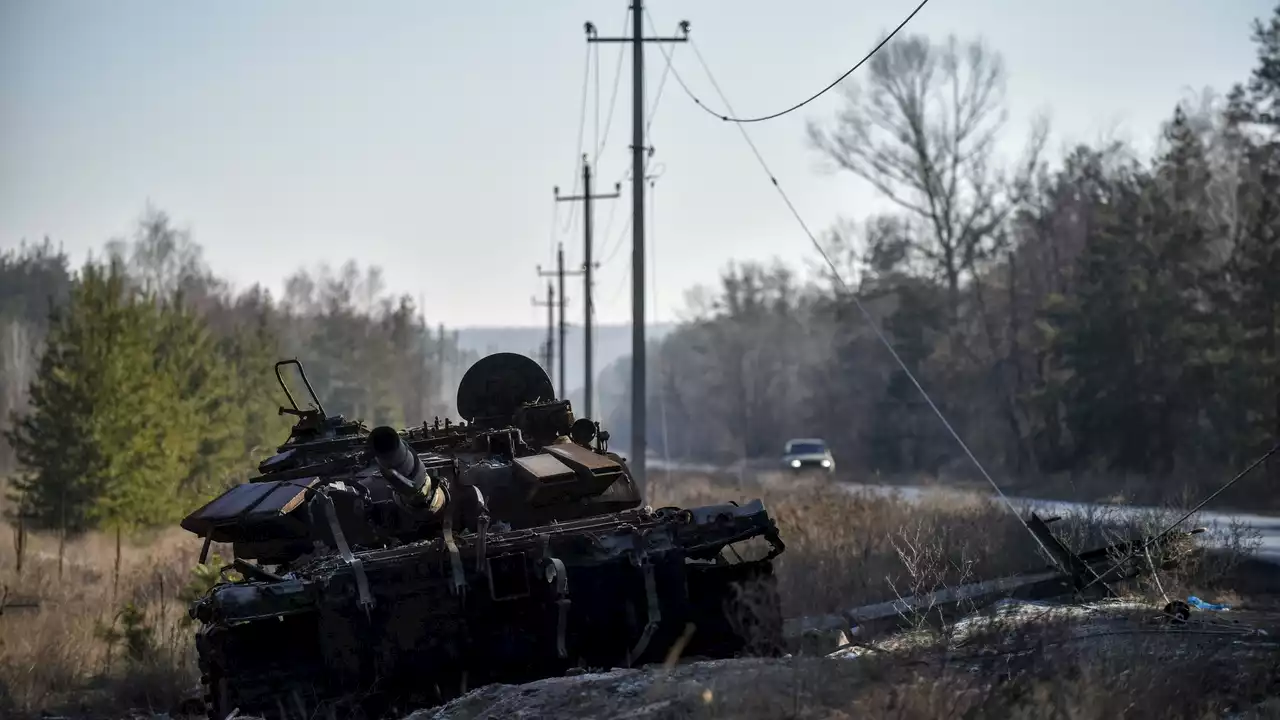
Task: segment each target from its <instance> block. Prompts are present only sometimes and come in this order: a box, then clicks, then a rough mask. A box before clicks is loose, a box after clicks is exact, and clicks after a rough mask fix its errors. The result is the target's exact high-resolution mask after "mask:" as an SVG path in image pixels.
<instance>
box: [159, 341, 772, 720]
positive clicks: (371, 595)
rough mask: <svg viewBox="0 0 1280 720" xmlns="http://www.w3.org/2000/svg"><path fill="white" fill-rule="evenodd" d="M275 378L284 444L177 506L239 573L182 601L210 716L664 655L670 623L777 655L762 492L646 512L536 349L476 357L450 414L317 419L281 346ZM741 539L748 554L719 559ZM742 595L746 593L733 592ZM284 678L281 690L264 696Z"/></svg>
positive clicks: (619, 464) (381, 705) (717, 649)
mask: <svg viewBox="0 0 1280 720" xmlns="http://www.w3.org/2000/svg"><path fill="white" fill-rule="evenodd" d="M285 366H294V367H296V370H297V374H298V377H299V378H300V380H301V382H302V384H303V385H304V386H305V387H306V389H307V392H308V393H309V395H310V398H311V407H309V408H307V409H302V408H301V407H300V406H299V405H298V403H297V402H296V401H295V398H294V396H293V394H292V393H291V391H290V389H289V387H288V384H287V383H286V382H285V381H284V379H283V377H282V376H281V369H282V368H283V367H285ZM276 376H277V379H278V380H279V381H280V385H281V388H282V390H283V391H284V394H285V396H286V398H287V399H288V401H289V403H290V405H289V406H288V407H282V408H281V412H282V413H288V414H291V415H294V416H296V417H297V418H298V419H297V422H296V423H295V425H294V427H293V428H292V429H291V432H290V435H289V437H288V439H287V440H286V441H285V442H284V443H283V444H282V445H280V447H279V448H278V452H277V453H276V454H275V455H273V456H272V457H270V458H268V459H266V460H264V461H263V462H262V463H261V464H260V465H259V468H258V469H259V473H260V474H259V475H258V476H256V477H253V478H251V479H250V480H249V481H248V482H246V483H244V484H241V485H237V486H235V487H232V488H230V489H229V490H227V491H226V492H224V493H223V494H222V495H220V496H218V497H217V498H215V499H214V500H212V501H211V502H209V503H207V504H205V505H204V506H203V507H201V508H199V509H197V510H195V511H194V512H192V513H191V514H190V515H188V516H187V517H186V518H185V519H184V520H183V521H182V527H183V528H185V529H186V530H188V531H190V532H193V533H195V534H196V535H198V536H200V537H202V538H204V539H205V549H204V552H203V553H202V558H201V562H204V559H205V558H204V555H205V554H207V552H208V550H209V547H210V543H213V542H217V543H229V544H231V545H232V549H233V552H234V554H235V557H236V567H237V568H238V569H240V570H241V571H242V574H243V575H244V576H245V580H243V581H239V582H234V583H232V582H227V583H221V584H219V585H217V586H215V587H214V588H213V589H212V590H211V591H210V592H209V593H208V594H207V595H206V596H204V597H202V598H200V599H199V600H197V601H196V602H195V603H194V604H193V606H192V609H191V613H192V617H193V618H195V619H196V620H198V621H199V622H200V628H199V630H198V631H197V649H198V650H199V655H200V661H201V667H202V672H203V680H204V682H205V685H206V687H207V689H208V693H209V694H208V696H207V698H206V700H207V703H208V708H209V712H210V716H211V717H219V718H221V717H224V716H225V715H226V713H228V712H230V711H231V710H232V709H235V708H240V711H241V713H247V714H255V715H261V716H266V717H276V716H280V717H285V716H287V712H296V711H297V710H296V706H298V705H299V704H300V705H301V706H302V707H305V708H307V709H308V712H311V711H316V710H317V709H320V710H322V712H327V710H323V708H327V707H334V706H342V707H348V706H359V708H360V709H361V710H362V711H363V712H364V713H366V714H369V713H372V714H373V715H375V716H376V715H379V714H382V713H391V712H401V711H406V710H410V709H413V708H415V707H423V706H429V705H432V704H436V703H438V702H442V701H445V700H447V699H449V698H451V697H453V696H456V695H457V694H459V693H460V692H464V691H465V689H466V688H467V687H468V686H471V687H474V686H476V685H478V684H483V683H487V682H521V681H526V680H533V679H537V678H540V677H547V676H551V675H555V674H559V673H561V672H565V671H567V670H568V669H570V668H572V667H575V666H582V667H600V666H605V667H609V666H616V665H634V664H636V663H640V662H649V661H653V660H660V659H661V658H662V657H663V655H664V653H665V651H666V649H667V647H669V645H670V644H671V643H672V642H674V641H675V639H676V638H677V637H678V636H679V635H680V634H681V633H683V632H684V629H685V623H687V622H693V623H694V624H695V625H696V626H697V627H698V628H699V630H698V632H697V633H695V637H694V638H693V639H692V641H691V645H690V647H689V648H687V650H686V651H687V652H689V653H690V654H695V655H703V656H708V657H729V656H733V655H735V654H739V653H742V652H757V651H758V652H761V653H764V654H771V653H776V652H778V651H779V650H780V648H781V617H780V615H779V614H778V609H777V601H776V600H777V599H776V589H775V588H774V586H773V575H772V560H773V558H774V557H776V555H777V554H778V553H781V552H782V550H783V545H782V542H781V540H780V539H779V538H778V534H777V530H776V527H775V525H774V523H773V521H772V519H771V518H770V517H769V515H768V513H767V512H766V510H765V508H764V506H763V505H762V504H761V503H760V502H759V501H753V502H751V503H748V504H745V505H736V504H729V505H724V506H713V507H708V508H689V509H681V508H660V509H656V510H655V509H653V508H650V507H647V506H642V502H641V497H640V495H639V493H638V491H637V488H636V485H635V483H634V481H633V480H632V477H631V474H630V471H629V468H628V466H627V463H626V461H625V459H624V458H623V457H621V456H619V455H618V454H616V453H614V452H612V451H610V450H609V447H608V441H609V434H608V432H607V431H605V430H602V429H601V428H600V427H599V425H598V423H596V422H594V421H593V420H591V419H588V418H575V417H574V414H573V409H572V407H571V405H570V403H569V402H568V401H567V400H563V399H557V398H556V397H555V391H554V388H553V387H552V384H551V381H550V378H548V377H547V375H546V373H545V372H544V371H543V370H542V368H541V367H539V366H538V365H537V363H535V362H534V361H533V360H531V359H529V358H527V357H525V356H523V355H517V354H512V353H499V354H496V355H490V356H488V357H485V358H483V359H481V360H480V361H478V362H477V363H475V364H474V365H473V366H472V367H471V368H469V369H468V371H467V372H466V374H465V375H464V376H463V378H462V380H461V382H460V384H459V387H458V395H457V407H458V411H459V414H460V415H461V416H462V421H461V422H458V423H454V422H452V421H450V420H445V421H444V422H443V423H442V422H441V421H440V420H439V419H435V420H434V421H433V422H431V423H427V422H424V423H422V424H421V425H418V426H413V427H408V428H402V429H397V428H394V427H389V426H379V427H374V428H373V429H372V430H369V429H368V428H366V427H365V425H364V424H363V423H362V422H360V421H348V420H347V419H345V418H343V417H342V416H340V415H328V414H326V412H325V410H324V407H323V405H322V404H321V402H320V400H319V398H318V397H316V395H315V392H314V390H313V389H312V387H311V385H310V383H309V382H308V381H307V378H306V373H305V371H304V370H303V367H302V364H301V363H300V362H298V361H296V360H289V361H282V362H281V363H277V365H276ZM752 538H764V539H765V540H767V544H768V546H769V550H768V552H767V553H765V554H764V555H763V557H755V558H753V559H749V560H743V559H742V557H741V556H740V554H738V553H722V551H723V550H725V549H726V548H728V547H729V546H730V545H732V544H735V543H741V542H744V541H747V540H750V539H752ZM744 589H754V590H756V591H758V592H757V593H756V594H755V595H752V596H751V597H752V600H751V602H737V603H735V602H732V601H731V599H732V598H738V597H742V593H743V591H744ZM760 593H763V595H761V594H760ZM761 598H764V599H763V601H762V600H761ZM734 613H738V614H744V613H745V615H746V616H747V617H745V618H742V617H731V616H733V614H734ZM744 622H745V624H744ZM744 627H745V628H752V630H751V631H750V632H748V633H745V634H744V631H743V630H742V628H744ZM423 677H429V678H432V679H433V682H432V683H430V687H424V683H423V682H422V680H421V678H423ZM375 686H376V688H377V689H376V691H373V690H372V688H375ZM280 688H286V689H287V690H288V693H289V694H291V695H296V696H297V697H296V700H295V701H294V702H293V703H292V704H289V703H286V705H285V706H281V705H278V704H277V698H278V697H279V689H280ZM286 706H288V707H289V708H290V709H288V710H287V712H286V710H285V709H284V708H285V707H286ZM281 713H286V714H285V715H281Z"/></svg>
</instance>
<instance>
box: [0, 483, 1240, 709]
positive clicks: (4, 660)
mask: <svg viewBox="0 0 1280 720" xmlns="http://www.w3.org/2000/svg"><path fill="white" fill-rule="evenodd" d="M652 480H653V483H654V484H653V487H652V495H653V499H652V501H651V504H653V505H655V506H661V505H669V504H679V505H686V506H688V505H694V504H711V503H720V502H725V501H729V500H744V499H750V498H752V497H761V498H763V499H764V500H765V501H766V503H767V504H768V507H769V509H770V511H771V512H772V513H773V515H774V516H775V517H776V518H777V520H778V523H779V525H780V526H781V530H782V536H783V539H784V540H785V542H786V543H787V552H786V553H784V555H783V556H782V558H781V559H780V562H779V566H778V572H779V574H780V579H781V581H782V582H781V587H782V588H783V592H784V610H785V612H786V614H787V615H789V616H795V615H806V614H814V613H823V612H830V611H833V610H837V609H841V608H848V607H851V606H855V605H859V604H863V603H868V602H876V601H881V600H885V599H891V598H892V597H893V596H894V595H895V593H896V594H901V595H906V594H909V593H914V592H919V591H922V590H929V589H934V588H936V587H938V586H940V585H948V584H954V583H958V582H962V581H965V580H972V579H977V578H986V577H992V576H997V575H1003V574H1008V573H1011V572H1017V571H1024V570H1031V569H1036V568H1038V567H1041V566H1043V565H1044V564H1045V563H1044V560H1043V559H1042V558H1040V557H1039V556H1038V553H1037V552H1036V551H1035V550H1034V544H1033V542H1032V541H1031V539H1030V538H1029V537H1028V536H1027V534H1026V530H1025V529H1024V528H1023V527H1022V526H1021V525H1020V524H1019V523H1018V522H1017V520H1016V519H1015V518H1013V517H1012V516H1011V515H1010V514H1009V513H1008V511H1007V510H1006V509H1004V508H1003V507H1000V506H996V505H994V504H992V503H991V502H989V501H986V500H983V499H981V498H979V497H977V496H974V497H950V496H948V497H946V498H945V499H937V500H926V501H923V502H917V503H913V502H907V501H905V500H903V499H901V498H897V497H881V496H873V495H861V494H851V493H848V492H844V491H842V490H840V489H834V488H832V487H829V486H824V485H823V484H821V483H809V484H804V483H801V484H796V483H792V482H786V483H781V484H780V483H778V482H776V481H773V480H771V479H770V478H767V477H765V478H756V479H746V480H743V479H741V478H739V477H736V476H735V477H732V478H729V477H718V476H710V475H693V474H682V475H678V476H674V475H673V476H664V475H663V474H662V473H655V474H654V477H653V478H652ZM1163 520H1165V518H1149V519H1145V520H1142V521H1132V520H1126V521H1124V522H1115V521H1114V518H1112V519H1110V520H1109V519H1108V518H1107V517H1106V516H1105V515H1098V516H1094V517H1088V518H1082V519H1070V520H1063V521H1062V522H1060V523H1058V524H1057V525H1055V529H1056V530H1057V531H1058V532H1059V533H1065V535H1066V539H1067V540H1068V544H1070V545H1073V546H1075V547H1077V548H1081V547H1085V546H1091V545H1098V544H1101V543H1103V542H1105V541H1106V540H1109V539H1112V538H1113V536H1115V535H1130V534H1133V533H1136V532H1145V531H1149V530H1150V528H1151V527H1153V526H1156V525H1159V524H1160V523H1161V522H1162V521H1163ZM3 530H4V531H5V534H4V535H0V584H3V585H5V586H7V587H9V588H11V593H13V594H18V595H21V596H27V597H31V598H33V599H38V600H39V602H40V607H39V608H38V609H34V610H10V611H8V612H6V613H4V614H3V615H2V616H0V715H3V716H5V717H22V716H28V715H37V714H38V713H39V712H40V711H42V710H53V711H59V712H62V713H64V714H67V715H73V716H77V717H90V716H97V717H121V716H122V715H124V714H125V711H126V710H128V709H130V708H139V709H149V710H153V711H157V712H163V711H167V710H170V709H171V708H173V707H174V705H175V703H177V702H178V701H180V700H181V699H183V698H184V697H185V696H187V694H188V693H189V691H190V690H191V689H192V688H193V686H194V684H195V682H196V679H197V671H196V669H195V667H194V657H193V651H192V648H191V637H192V632H193V630H194V628H193V627H192V626H191V625H188V624H186V623H185V622H184V620H185V610H186V606H185V603H184V602H182V601H180V599H179V596H180V594H181V591H182V589H183V588H184V586H186V585H187V583H188V582H189V581H190V579H191V570H192V568H193V566H194V563H195V559H196V557H197V555H198V553H199V544H198V542H197V541H196V540H195V539H194V538H192V537H190V536H188V535H186V534H185V533H182V532H181V531H178V530H176V529H175V530H174V531H173V532H165V533H162V534H160V535H157V536H155V537H152V538H148V539H146V541H145V542H142V543H139V544H130V545H126V547H125V549H124V550H125V552H124V556H123V561H122V573H121V577H120V581H119V589H118V591H116V590H114V589H113V585H114V583H113V573H112V567H113V564H114V559H115V539H114V537H102V536H90V537H86V538H82V539H79V540H77V541H75V542H73V543H71V544H70V545H69V547H68V549H67V554H66V561H65V565H64V568H63V576H62V578H61V579H59V576H58V560H57V542H56V539H54V538H50V537H35V538H33V539H32V541H31V542H30V547H29V549H28V551H27V561H26V566H25V567H24V569H23V571H22V573H21V575H18V573H17V572H16V568H15V564H14V551H13V547H12V544H11V543H10V542H9V532H8V531H9V530H10V529H9V528H3ZM1237 544H1238V545H1243V544H1245V543H1244V542H1243V539H1240V542H1238V543H1237ZM1233 562H1234V560H1230V561H1227V562H1224V561H1221V560H1215V561H1214V562H1212V563H1209V562H1200V563H1198V564H1195V565H1193V567H1192V568H1191V569H1190V570H1189V571H1187V572H1183V573H1180V574H1166V575H1163V576H1162V577H1161V582H1162V587H1163V589H1164V591H1166V592H1168V593H1170V594H1185V591H1186V590H1187V589H1196V590H1198V592H1200V593H1201V594H1202V595H1203V596H1205V597H1208V598H1210V599H1218V598H1220V597H1222V595H1221V594H1214V593H1221V592H1222V590H1223V588H1224V586H1223V582H1224V580H1223V578H1224V577H1227V575H1226V572H1227V571H1228V570H1230V569H1231V567H1232V566H1233V565H1232V563H1233ZM1138 590H1139V591H1141V592H1147V591H1152V592H1154V591H1155V590H1156V589H1155V588H1154V587H1152V588H1147V587H1142V588H1138ZM11 599H13V598H12V597H11ZM129 602H132V603H134V604H135V605H136V606H137V607H138V608H140V609H141V611H142V613H143V614H144V616H145V621H144V622H143V623H142V624H143V625H144V626H145V627H147V628H150V630H151V637H150V639H149V640H148V639H145V638H143V639H137V638H135V642H134V643H133V645H134V646H135V647H134V650H135V652H133V653H132V654H131V653H130V652H129V644H130V643H129V642H128V641H122V642H117V643H115V644H114V645H112V644H111V643H109V642H108V641H107V640H106V639H105V638H104V634H103V633H102V632H101V628H102V626H103V625H106V624H110V623H111V622H112V621H113V618H117V616H118V615H119V613H120V612H121V610H122V608H124V607H125V605H126V604H127V603H129ZM115 627H116V628H117V629H121V627H122V622H120V621H119V619H117V620H116V622H115ZM1139 645H1140V644H1134V645H1133V647H1135V648H1136V647H1138V646H1139ZM952 652H954V651H953V650H948V649H943V648H942V646H940V645H934V646H930V649H928V650H927V653H933V655H930V656H927V657H917V658H915V659H913V660H911V661H910V662H902V661H900V660H895V661H888V660H883V661H882V660H879V659H875V658H872V659H867V658H863V659H860V660H857V661H840V660H825V659H815V658H793V659H790V660H786V661H781V662H773V663H765V664H763V665H762V664H759V663H747V664H745V665H742V666H740V667H738V666H735V669H732V670H718V671H716V670H714V669H713V670H712V671H708V672H710V674H709V675H706V676H705V677H704V676H702V675H698V676H697V677H694V675H696V673H700V672H702V671H700V670H698V671H694V670H685V669H680V670H679V671H677V673H676V674H675V675H673V676H671V678H670V679H669V680H668V681H663V682H665V683H666V684H665V685H663V684H662V683H659V685H661V686H662V687H666V688H668V690H666V691H658V690H655V691H654V692H659V693H660V694H662V693H665V694H662V697H663V698H665V700H664V701H663V702H665V703H666V704H663V705H662V707H664V708H667V710H663V711H662V712H661V713H659V714H657V715H652V716H650V715H644V714H637V715H636V717H655V718H656V717H749V718H755V717H854V716H858V715H868V714H869V715H870V716H873V717H904V718H915V717H940V716H947V715H958V714H963V713H964V712H966V711H971V712H972V713H973V714H972V716H973V717H1030V716H1033V715H1034V716H1035V717H1053V716H1054V715H1053V713H1052V711H1051V708H1052V707H1059V706H1061V707H1072V708H1076V709H1077V710H1078V711H1079V712H1077V713H1075V714H1071V715H1070V716H1071V717H1079V718H1093V717H1099V718H1101V717H1124V716H1135V717H1138V716H1141V714H1137V715H1135V714H1134V711H1133V708H1134V707H1137V706H1138V705H1141V704H1142V702H1141V701H1140V698H1141V697H1143V695H1144V694H1150V693H1156V694H1157V695H1158V696H1160V697H1164V698H1167V699H1168V700H1169V701H1170V702H1177V703H1178V707H1179V708H1209V707H1210V706H1211V705H1212V703H1214V702H1219V701H1218V700H1215V699H1212V698H1210V697H1209V695H1208V694H1206V692H1207V691H1205V690H1204V688H1205V687H1206V685H1205V683H1207V682H1209V681H1208V680H1203V681H1202V680H1200V679H1195V680H1194V681H1192V680H1188V679H1187V678H1201V677H1204V678H1210V679H1213V684H1214V688H1217V689H1215V690H1214V692H1215V693H1218V694H1219V695H1220V694H1221V693H1220V692H1219V691H1223V692H1225V691H1228V690H1229V691H1231V692H1232V693H1234V696H1235V697H1251V695H1250V693H1251V692H1252V690H1248V687H1252V685H1250V683H1253V682H1254V678H1255V674H1254V673H1252V672H1251V671H1250V672H1244V673H1243V675H1242V676H1241V677H1242V678H1244V679H1240V680H1239V681H1238V682H1237V681H1236V680H1230V681H1229V682H1228V680H1226V679H1223V678H1221V677H1217V673H1219V669H1218V668H1219V666H1218V665H1213V666H1212V669H1210V670H1206V666H1205V665H1204V663H1205V662H1212V661H1211V660H1208V659H1207V658H1208V656H1205V655H1202V654H1192V655H1189V656H1188V655H1186V654H1185V653H1183V654H1182V655H1178V654H1176V653H1175V654H1174V655H1171V656H1170V657H1171V658H1172V659H1168V658H1166V659H1163V660H1158V661H1156V660H1153V661H1149V662H1148V661H1139V660H1137V659H1135V658H1137V657H1138V656H1137V655H1135V656H1134V657H1133V658H1129V661H1128V662H1127V664H1126V663H1121V662H1120V661H1118V660H1117V661H1114V662H1117V663H1119V664H1117V665H1114V666H1113V665H1109V664H1107V663H1110V662H1113V661H1112V660H1106V661H1102V660H1090V661H1088V662H1086V661H1084V660H1082V659H1081V658H1080V657H1079V656H1076V655H1070V656H1068V657H1065V658H1064V657H1062V656H1060V655H1057V656H1054V663H1053V664H1052V665H1049V664H1048V663H1047V662H1041V660H1038V659H1036V658H1032V659H1030V660H1028V659H1026V658H1023V659H1021V660H1019V662H1021V663H1022V665H1023V668H1022V672H1021V673H1020V674H1018V675H1017V677H1016V678H1013V679H1011V680H1009V681H1007V682H1003V683H1000V684H999V686H998V687H997V686H996V685H993V679H992V678H993V677H997V676H998V674H993V673H991V672H988V670H986V669H984V670H983V671H982V672H976V673H975V672H971V671H970V667H969V666H970V665H973V663H968V664H963V663H961V664H957V663H956V662H952V661H945V662H943V661H939V660H938V658H939V657H944V656H945V653H952ZM1135 652H1136V651H1135ZM927 653H926V654H927ZM939 653H943V654H944V655H939ZM1036 657H1037V658H1041V659H1043V658H1045V657H1049V654H1048V653H1047V651H1044V652H1041V653H1040V655H1038V656H1036ZM1143 657H1145V656H1143ZM1157 663H1160V664H1157ZM1184 666H1185V667H1184ZM1117 667H1123V668H1125V670H1126V672H1123V673H1122V672H1118V671H1117V670H1115V668H1117ZM1231 667H1233V668H1235V667H1237V666H1236V665H1232V666H1231ZM1184 671H1185V673H1187V674H1186V675H1184V674H1183V673H1184ZM681 673H684V675H681ZM690 673H693V675H691V674H690ZM753 673H755V675H752V674H753ZM1196 673H1199V675H1196ZM682 678H683V679H682ZM686 681H687V682H686ZM682 683H683V684H682ZM690 683H692V684H690ZM708 683H710V685H708ZM695 686H696V687H698V688H702V689H706V688H707V687H710V688H711V689H712V696H713V700H712V701H709V702H708V701H704V700H703V697H704V694H703V692H702V689H699V690H696V691H695V690H692V689H690V688H693V687H695ZM1237 686H1239V687H1237ZM1246 686H1248V687H1246ZM1082 687H1089V688H1092V689H1093V690H1091V692H1090V693H1088V698H1086V699H1080V698H1078V697H1077V696H1078V695H1080V694H1081V692H1082V691H1081V688H1082ZM682 688H683V689H682ZM993 688H996V689H994V690H993ZM646 692H647V691H646ZM1188 694H1190V695H1192V696H1196V697H1200V698H1201V699H1202V700H1204V702H1202V703H1200V704H1196V702H1198V701H1196V702H1193V700H1192V699H1188V698H1187V697H1184V696H1187V695H1188ZM646 697H647V696H646ZM1064 697H1068V698H1073V699H1072V701H1071V703H1067V704H1066V705H1062V704H1061V703H1062V702H1065V701H1063V700H1062V698H1064ZM1213 697H1214V698H1216V697H1218V696H1217V695H1214V696H1213ZM1206 698H1208V699H1206ZM668 701H669V702H668ZM574 702H575V703H578V704H579V705H581V704H583V703H587V704H589V702H588V700H585V699H583V698H581V697H580V693H579V699H578V700H575V701H574ZM637 702H639V699H637ZM1055 703H1056V705H1055ZM1072 703H1074V704H1072ZM1134 703H1137V704H1138V705H1135V704H1134ZM1205 703H1209V704H1205ZM659 704H661V703H659ZM1219 704H1220V703H1219ZM584 707H585V706H584ZM1046 707H1048V708H1050V709H1046ZM1144 707H1145V706H1144ZM1212 707H1218V705H1212ZM1124 708H1129V709H1128V710H1125V709H1124ZM748 710H750V711H749V712H748ZM584 712H585V710H584ZM708 713H710V714H708ZM939 713H941V714H939ZM553 716H555V715H554V714H553ZM564 716H565V717H574V715H571V714H566V715H564ZM576 716H577V717H589V716H591V715H576ZM1175 716H1179V717H1182V716H1185V717H1192V716H1193V715H1176V714H1175Z"/></svg>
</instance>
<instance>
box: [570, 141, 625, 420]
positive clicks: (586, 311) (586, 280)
mask: <svg viewBox="0 0 1280 720" xmlns="http://www.w3.org/2000/svg"><path fill="white" fill-rule="evenodd" d="M555 193H556V202H576V201H578V200H581V201H582V202H583V206H582V228H583V251H582V252H583V260H582V277H583V280H582V285H583V292H584V294H585V296H586V300H585V302H584V303H583V308H582V333H583V336H582V348H583V358H582V361H583V365H584V367H583V370H582V372H583V393H584V395H585V398H584V399H583V400H584V401H583V408H584V412H583V417H588V418H589V417H591V416H592V415H591V409H592V408H591V397H592V389H593V388H592V385H593V383H594V380H595V371H594V370H593V369H592V367H591V315H592V313H593V312H594V311H595V308H593V307H592V306H591V271H592V270H593V269H594V264H593V261H592V259H591V230H592V227H591V225H592V223H591V220H592V212H591V201H592V200H613V199H614V198H617V197H620V196H621V195H622V183H618V184H617V185H615V186H614V192H611V193H608V194H604V195H592V194H591V163H590V162H588V161H587V156H586V154H583V156H582V194H581V195H567V196H565V197H561V196H560V188H558V187H557V188H555Z"/></svg>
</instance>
